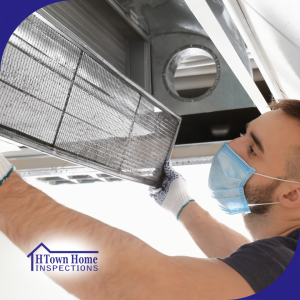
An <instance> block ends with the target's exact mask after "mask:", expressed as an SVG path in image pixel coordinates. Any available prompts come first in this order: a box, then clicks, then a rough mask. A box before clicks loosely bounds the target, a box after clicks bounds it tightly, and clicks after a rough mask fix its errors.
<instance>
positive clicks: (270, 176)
mask: <svg viewBox="0 0 300 300" xmlns="http://www.w3.org/2000/svg"><path fill="white" fill-rule="evenodd" d="M254 174H256V175H259V176H263V177H267V178H271V179H275V180H279V181H285V182H291V183H300V182H297V181H291V180H285V179H280V178H275V177H271V176H267V175H263V174H259V173H256V172H255V173H254Z"/></svg>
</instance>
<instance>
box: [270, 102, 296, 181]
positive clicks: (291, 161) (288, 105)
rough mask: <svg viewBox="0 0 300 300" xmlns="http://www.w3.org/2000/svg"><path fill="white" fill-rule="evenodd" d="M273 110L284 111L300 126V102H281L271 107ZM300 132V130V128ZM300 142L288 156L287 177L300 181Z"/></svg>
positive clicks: (273, 103)
mask: <svg viewBox="0 0 300 300" xmlns="http://www.w3.org/2000/svg"><path fill="white" fill-rule="evenodd" d="M269 107H270V108H271V109H272V110H276V109H282V110H283V111H284V112H285V114H286V115H287V116H289V117H291V118H293V119H294V120H296V121H298V122H299V125H300V100H281V101H279V102H275V101H274V100H273V102H272V103H271V104H270V105H269ZM299 130H300V128H299ZM297 144H298V145H299V144H300V141H298V143H297V142H296V141H295V147H294V148H293V149H291V152H290V153H289V154H288V155H287V156H288V157H287V163H286V176H287V179H296V180H300V146H298V145H297Z"/></svg>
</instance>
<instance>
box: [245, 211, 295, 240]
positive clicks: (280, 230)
mask: <svg viewBox="0 0 300 300" xmlns="http://www.w3.org/2000/svg"><path fill="white" fill-rule="evenodd" d="M296 215H297V214H296ZM299 215H300V214H298V216H299ZM244 221H245V225H246V228H247V229H248V231H249V232H250V234H251V235H252V237H253V240H261V239H266V238H271V237H275V236H287V235H289V234H290V233H291V232H293V231H294V230H296V229H298V228H300V219H299V217H295V218H293V217H289V218H287V217H286V218H284V217H282V216H281V217H279V216H278V215H274V214H272V213H267V214H264V215H255V214H252V213H251V214H247V215H244Z"/></svg>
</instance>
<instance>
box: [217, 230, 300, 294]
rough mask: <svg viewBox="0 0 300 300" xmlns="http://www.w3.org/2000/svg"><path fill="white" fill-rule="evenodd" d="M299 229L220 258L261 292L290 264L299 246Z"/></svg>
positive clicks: (246, 246)
mask: <svg viewBox="0 0 300 300" xmlns="http://www.w3.org/2000/svg"><path fill="white" fill-rule="evenodd" d="M299 232H300V229H297V230H295V231H293V232H292V233H290V234H289V235H287V236H275V237H272V238H267V239H262V240H257V241H255V242H252V243H249V244H245V245H243V246H241V247H239V248H238V249H237V250H236V251H235V252H234V253H232V254H231V255H230V256H228V257H225V258H220V260H222V261H223V262H225V263H226V264H228V265H229V266H231V267H232V268H233V269H235V270H236V271H237V272H238V273H240V274H241V275H242V276H243V277H244V278H245V279H246V281H247V282H248V283H249V284H250V286H251V287H252V288H253V290H254V291H255V292H258V291H260V290H262V289H264V288H266V287H267V286H269V285H270V284H271V283H272V282H274V281H275V280H276V279H277V278H278V277H279V276H280V275H281V274H282V273H283V272H284V270H285V269H286V267H287V266H288V265H289V263H290V262H291V260H292V258H293V256H294V254H295V251H296V248H297V244H298V240H299Z"/></svg>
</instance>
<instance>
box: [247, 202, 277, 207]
mask: <svg viewBox="0 0 300 300" xmlns="http://www.w3.org/2000/svg"><path fill="white" fill-rule="evenodd" d="M266 204H280V202H271V203H253V204H249V203H248V206H257V205H266Z"/></svg>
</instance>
